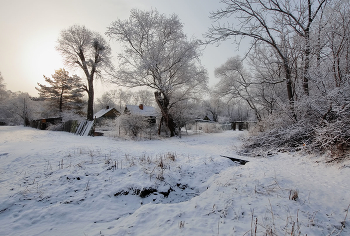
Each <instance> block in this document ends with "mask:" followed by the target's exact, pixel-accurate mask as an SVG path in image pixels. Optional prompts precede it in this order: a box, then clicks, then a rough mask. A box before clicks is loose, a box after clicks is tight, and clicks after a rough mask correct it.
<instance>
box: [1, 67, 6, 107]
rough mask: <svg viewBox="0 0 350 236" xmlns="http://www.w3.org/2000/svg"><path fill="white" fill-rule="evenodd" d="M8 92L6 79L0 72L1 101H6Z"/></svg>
mask: <svg viewBox="0 0 350 236" xmlns="http://www.w3.org/2000/svg"><path fill="white" fill-rule="evenodd" d="M6 94H7V91H6V85H5V82H4V77H2V74H1V72H0V101H2V100H4V99H5V98H6V97H7V96H6Z"/></svg>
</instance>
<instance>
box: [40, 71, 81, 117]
mask: <svg viewBox="0 0 350 236" xmlns="http://www.w3.org/2000/svg"><path fill="white" fill-rule="evenodd" d="M51 77H52V79H51V78H49V77H46V76H45V75H44V78H45V81H46V83H48V84H49V85H48V86H46V85H43V84H40V83H38V87H35V89H36V90H38V92H39V96H40V98H43V99H45V100H46V101H48V102H49V103H50V105H51V106H52V107H53V108H54V109H55V110H56V109H57V111H59V112H63V111H67V110H73V111H74V112H75V113H78V114H81V113H82V108H83V106H84V105H85V102H84V100H83V96H84V95H83V92H84V89H83V86H84V85H83V84H82V81H81V78H80V77H79V76H77V75H73V76H69V72H68V71H66V70H64V69H59V70H56V71H55V74H53V75H51Z"/></svg>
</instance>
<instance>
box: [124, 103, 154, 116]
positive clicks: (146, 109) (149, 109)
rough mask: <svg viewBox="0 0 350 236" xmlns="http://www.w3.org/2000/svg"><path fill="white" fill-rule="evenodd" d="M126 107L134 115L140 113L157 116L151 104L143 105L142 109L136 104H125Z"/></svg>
mask: <svg viewBox="0 0 350 236" xmlns="http://www.w3.org/2000/svg"><path fill="white" fill-rule="evenodd" d="M126 108H127V109H128V111H130V113H131V114H135V115H141V116H157V114H158V113H157V110H156V109H155V108H154V107H151V106H145V105H143V109H142V110H141V109H140V106H137V105H126Z"/></svg>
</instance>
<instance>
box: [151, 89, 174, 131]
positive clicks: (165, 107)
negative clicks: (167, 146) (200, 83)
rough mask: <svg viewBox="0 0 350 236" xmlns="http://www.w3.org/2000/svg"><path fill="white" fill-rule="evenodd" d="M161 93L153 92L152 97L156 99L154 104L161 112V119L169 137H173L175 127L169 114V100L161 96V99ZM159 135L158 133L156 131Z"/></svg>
mask: <svg viewBox="0 0 350 236" xmlns="http://www.w3.org/2000/svg"><path fill="white" fill-rule="evenodd" d="M161 95H162V93H161V92H154V96H155V99H156V102H157V104H158V106H159V108H160V110H161V112H162V119H163V120H164V121H165V125H166V126H167V128H168V129H169V131H170V137H173V136H175V135H176V125H175V122H174V119H173V118H172V116H171V114H169V102H170V101H169V98H168V97H167V96H165V95H164V94H163V97H161ZM158 133H159V131H158Z"/></svg>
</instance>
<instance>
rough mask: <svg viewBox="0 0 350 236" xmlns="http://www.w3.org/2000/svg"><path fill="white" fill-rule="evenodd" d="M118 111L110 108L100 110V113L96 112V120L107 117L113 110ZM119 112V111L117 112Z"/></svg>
mask: <svg viewBox="0 0 350 236" xmlns="http://www.w3.org/2000/svg"><path fill="white" fill-rule="evenodd" d="M113 109H114V110H116V109H115V108H113V107H112V108H108V109H106V108H105V109H102V110H100V111H98V112H96V113H95V114H94V118H97V119H98V118H100V117H102V116H103V115H105V114H106V113H108V112H110V111H111V110H113ZM116 111H117V110H116Z"/></svg>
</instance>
